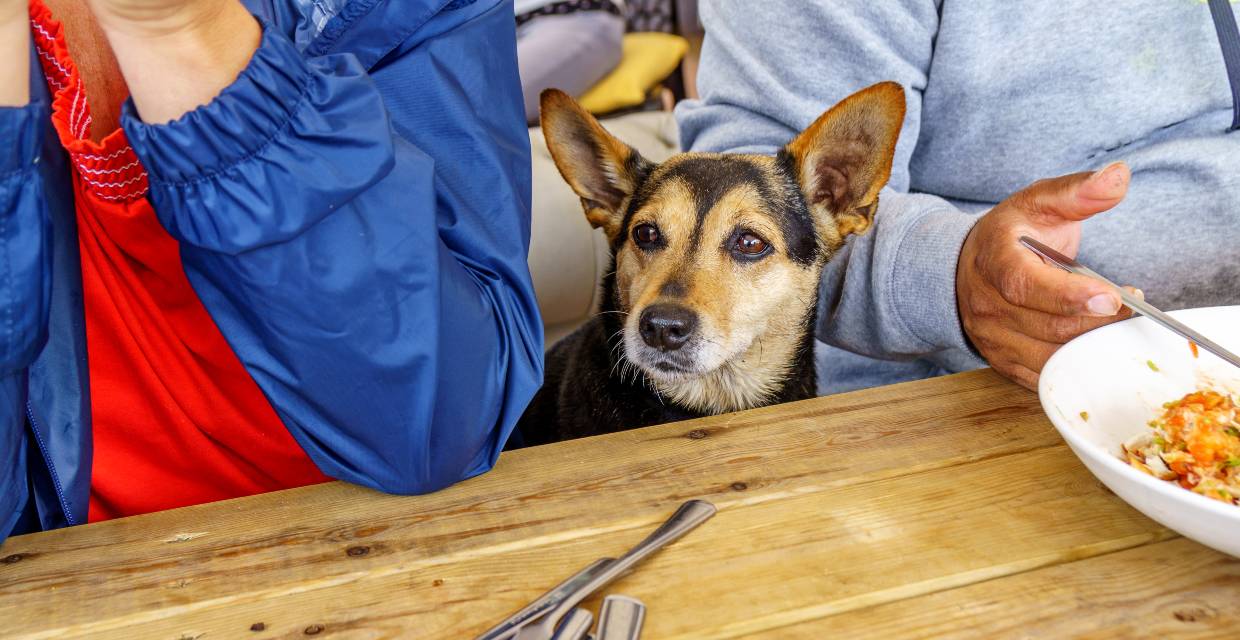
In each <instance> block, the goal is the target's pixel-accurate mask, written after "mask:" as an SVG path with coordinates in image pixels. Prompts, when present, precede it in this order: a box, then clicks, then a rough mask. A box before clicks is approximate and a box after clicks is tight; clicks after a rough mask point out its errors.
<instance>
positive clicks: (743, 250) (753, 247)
mask: <svg viewBox="0 0 1240 640" xmlns="http://www.w3.org/2000/svg"><path fill="white" fill-rule="evenodd" d="M768 248H770V245H768V244H767V243H766V240H763V239H762V238H759V237H758V236H757V235H756V234H754V233H751V232H748V231H746V232H744V233H741V234H739V235H737V236H736V240H735V241H734V242H733V243H732V250H733V251H735V252H736V253H739V254H741V255H743V256H745V257H749V258H756V257H758V256H761V255H763V254H765V253H766V251H767V249H768Z"/></svg>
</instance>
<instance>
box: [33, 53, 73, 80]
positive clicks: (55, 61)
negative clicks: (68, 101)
mask: <svg viewBox="0 0 1240 640" xmlns="http://www.w3.org/2000/svg"><path fill="white" fill-rule="evenodd" d="M35 50H36V51H38V52H39V56H40V57H43V58H46V59H47V61H48V62H51V63H52V64H54V65H56V67H57V68H58V69H60V72H61V73H63V74H65V77H64V78H63V80H68V79H69V72H68V71H65V68H64V67H62V66H60V62H59V61H57V60H56V58H54V57H52V54H50V53H48V52H46V51H44V50H43V49H40V48H38V47H35ZM47 79H48V80H51V81H52V82H55V83H56V88H57V89H64V88H65V83H64V82H62V81H61V80H62V78H54V77H52V76H48V77H47Z"/></svg>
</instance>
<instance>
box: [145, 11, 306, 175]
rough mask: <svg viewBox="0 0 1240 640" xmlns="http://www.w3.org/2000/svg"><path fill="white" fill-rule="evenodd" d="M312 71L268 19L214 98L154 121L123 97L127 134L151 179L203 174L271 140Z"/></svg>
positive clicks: (234, 161)
mask: <svg viewBox="0 0 1240 640" xmlns="http://www.w3.org/2000/svg"><path fill="white" fill-rule="evenodd" d="M310 75H311V71H310V68H309V66H308V65H307V64H306V62H305V61H304V60H303V59H302V57H301V54H300V53H298V51H297V49H296V48H295V47H294V46H293V44H292V43H291V42H289V41H288V39H287V38H285V37H284V36H282V35H280V34H278V33H276V32H275V31H274V30H273V29H271V28H270V27H269V26H267V25H266V24H264V25H263V34H262V40H261V41H260V43H259V46H258V49H257V50H256V51H255V52H254V56H253V57H252V58H250V62H249V63H248V64H247V65H246V67H245V69H243V70H242V71H241V73H240V75H238V76H237V79H236V80H235V81H233V83H232V84H230V85H228V86H227V87H225V88H224V90H223V91H221V92H220V94H219V95H218V96H216V97H215V99H214V100H212V101H211V102H209V103H207V104H205V105H203V106H201V107H198V108H197V109H194V110H193V111H190V112H189V113H186V114H185V115H183V116H181V117H180V118H178V119H177V120H174V121H172V122H169V123H166V124H156V125H152V124H147V123H145V122H143V121H142V120H141V118H139V116H138V112H137V110H136V109H135V108H134V104H133V99H132V98H131V99H129V100H127V101H125V107H124V114H123V124H124V126H125V134H126V135H127V136H128V138H129V143H130V145H132V146H133V148H134V151H135V152H136V153H137V154H138V157H139V158H141V159H142V164H143V165H144V166H145V168H146V170H147V173H148V174H149V176H150V179H151V182H152V183H155V182H160V183H174V184H175V183H184V182H192V181H195V180H201V179H204V178H207V177H210V176H212V175H214V174H218V173H222V172H224V171H226V170H227V169H228V168H229V167H232V166H233V165H236V164H238V163H240V162H242V161H244V160H245V159H247V158H250V157H252V156H254V155H256V154H258V152H259V151H260V150H262V149H263V147H265V146H267V145H268V144H270V143H271V141H272V139H273V138H275V137H276V135H277V134H278V133H279V132H280V130H281V129H283V128H284V127H285V126H286V125H287V124H288V122H289V120H290V118H291V117H292V116H293V114H294V113H295V112H296V111H297V109H298V108H299V107H300V106H301V103H302V101H303V99H304V98H305V93H306V89H307V85H309V83H310V79H311V78H310Z"/></svg>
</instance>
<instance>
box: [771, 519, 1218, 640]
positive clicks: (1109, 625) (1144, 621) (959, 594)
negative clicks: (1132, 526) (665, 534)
mask: <svg viewBox="0 0 1240 640" xmlns="http://www.w3.org/2000/svg"><path fill="white" fill-rule="evenodd" d="M1237 629H1240V560H1237V559H1235V558H1231V557H1228V556H1225V555H1223V554H1221V553H1218V552H1216V551H1212V550H1210V549H1208V548H1206V547H1203V546H1201V545H1199V544H1197V543H1195V542H1192V541H1190V540H1185V539H1183V538H1178V539H1174V540H1169V541H1166V542H1162V543H1158V544H1151V545H1147V546H1142V547H1138V548H1135V549H1129V550H1125V551H1120V552H1117V553H1112V554H1107V555H1103V556H1100V557H1096V558H1090V559H1086V560H1081V561H1079V562H1071V563H1067V564H1061V565H1056V566H1052V567H1047V568H1044V569H1038V570H1035V571H1030V572H1027V573H1021V574H1017V575H1013V576H1009V577H1005V578H1001V579H997V580H991V581H987V582H982V583H978V584H973V585H969V586H967V587H962V588H959V589H951V590H948V591H941V592H938V593H933V594H929V595H926V596H921V597H916V598H909V599H906V600H901V601H896V602H891V603H887V604H883V605H879V606H874V607H868V608H864V609H859V610H855V611H851V612H848V613H844V614H840V615H835V616H830V617H827V618H822V619H817V620H813V621H810V622H807V623H804V624H801V625H796V626H792V627H784V628H780V629H778V630H775V631H773V632H772V633H771V634H770V635H772V636H778V637H780V638H788V639H790V640H795V639H797V638H805V639H806V640H809V639H811V638H813V639H817V638H825V637H844V638H857V639H864V638H875V639H885V638H896V637H899V638H934V637H952V638H988V639H989V638H1067V637H1073V638H1096V639H1101V638H1117V639H1121V638H1123V639H1126V638H1175V639H1176V640H1180V639H1189V638H1222V637H1234V634H1235V632H1236V630H1237Z"/></svg>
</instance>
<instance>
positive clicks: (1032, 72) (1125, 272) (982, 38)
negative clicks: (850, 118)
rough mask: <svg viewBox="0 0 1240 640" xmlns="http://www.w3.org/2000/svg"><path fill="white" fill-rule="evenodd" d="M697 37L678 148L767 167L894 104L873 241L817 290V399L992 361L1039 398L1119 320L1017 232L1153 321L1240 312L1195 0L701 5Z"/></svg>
mask: <svg viewBox="0 0 1240 640" xmlns="http://www.w3.org/2000/svg"><path fill="white" fill-rule="evenodd" d="M1220 5H1221V6H1220V7H1216V9H1218V8H1221V9H1222V10H1224V11H1227V12H1228V15H1227V18H1228V19H1231V20H1234V18H1232V17H1231V16H1230V7H1228V6H1227V5H1226V3H1225V2H1222V3H1220ZM701 19H702V23H703V25H704V26H705V28H706V40H705V42H704V45H703V49H702V59H701V70H700V75H699V77H698V85H699V90H700V94H701V99H699V100H691V101H686V102H684V103H682V104H681V105H680V106H679V108H678V109H677V112H676V116H677V120H678V123H679V125H680V129H681V136H682V144H683V145H684V147H685V148H686V149H687V150H692V151H725V152H745V153H765V154H770V153H774V152H775V151H777V150H778V149H779V147H780V146H782V145H783V144H785V143H786V142H787V141H788V140H790V139H791V138H792V137H793V135H794V134H795V132H797V131H799V130H801V129H803V128H804V127H805V126H806V125H808V124H809V123H810V122H811V121H812V120H813V119H814V117H815V116H817V115H818V114H819V113H821V112H822V110H823V109H824V108H826V107H827V106H830V105H832V104H834V103H836V102H838V101H839V100H840V99H842V98H844V97H845V96H847V95H849V94H851V93H852V92H854V91H856V90H858V89H861V88H862V87H865V86H868V85H870V84H873V83H875V82H878V81H882V80H895V81H897V82H899V83H901V84H902V85H903V86H904V87H905V91H906V97H907V100H908V107H909V108H908V115H907V117H906V120H905V123H904V131H903V134H902V137H901V139H900V142H899V146H898V147H897V154H896V161H895V167H894V168H893V171H892V176H891V181H890V183H889V185H888V187H887V188H886V189H885V190H884V191H883V192H882V194H881V196H880V201H879V210H878V214H877V216H876V219H875V224H874V227H873V228H872V229H871V230H870V232H869V233H868V234H866V235H864V236H861V237H858V238H855V239H854V240H853V241H852V242H850V244H849V246H848V247H847V248H846V249H845V250H844V251H842V252H841V253H840V254H839V255H838V256H837V257H836V258H835V259H834V260H833V261H832V263H831V264H830V265H829V266H828V269H827V271H826V273H825V274H824V276H823V282H822V288H821V300H820V308H819V315H818V318H819V319H818V322H819V326H818V328H817V333H818V337H819V339H820V340H821V341H823V343H820V344H819V345H818V367H819V392H820V393H823V394H826V393H834V392H839V391H845V390H849V389H856V388H863V387H867V386H873V385H878V384H886V383H892V382H898V381H902V380H910V379H915V378H922V377H927V376H931V375H937V374H941V373H945V372H954V371H961V370H965V369H969V368H975V367H978V366H982V365H984V364H986V362H987V361H988V362H989V364H991V365H992V366H994V367H995V369H996V370H998V371H999V372H1001V373H1003V374H1004V375H1006V376H1008V377H1010V378H1012V379H1014V380H1016V381H1017V382H1019V383H1021V384H1023V385H1025V386H1027V387H1030V388H1033V387H1034V386H1035V385H1036V383H1037V376H1038V372H1039V371H1040V370H1041V368H1042V365H1043V364H1045V362H1046V360H1047V359H1048V358H1049V357H1050V355H1051V354H1052V353H1053V352H1054V351H1055V349H1056V348H1057V347H1058V346H1059V345H1061V344H1063V343H1064V342H1066V341H1067V340H1069V339H1071V338H1073V337H1075V336H1076V335H1079V334H1080V333H1083V332H1085V331H1087V330H1089V329H1092V328H1094V327H1097V326H1101V325H1103V324H1107V323H1110V322H1113V321H1115V320H1117V319H1120V318H1123V317H1126V316H1127V313H1126V312H1124V311H1122V310H1121V308H1120V301H1119V298H1118V296H1117V295H1115V293H1114V292H1113V291H1111V290H1109V289H1108V288H1107V287H1106V286H1105V285H1102V284H1100V283H1097V282H1094V281H1092V280H1089V279H1087V278H1084V277H1082V276H1075V275H1070V274H1067V273H1064V272H1061V271H1058V270H1056V269H1055V268H1053V267H1051V266H1049V265H1045V264H1043V263H1042V262H1041V260H1040V259H1038V258H1037V257H1035V256H1033V254H1031V253H1029V252H1028V251H1027V250H1025V249H1024V248H1022V247H1021V246H1019V245H1018V244H1017V242H1016V239H1017V238H1018V237H1019V236H1020V235H1022V234H1028V235H1032V236H1034V237H1037V238H1039V239H1041V240H1042V241H1044V242H1046V243H1047V244H1050V245H1052V246H1054V247H1056V248H1058V249H1060V250H1062V251H1064V252H1065V253H1068V254H1069V255H1075V254H1077V253H1078V249H1079V257H1080V259H1081V260H1082V261H1083V262H1085V263H1086V264H1088V265H1091V266H1093V267H1094V268H1095V269H1096V270H1097V271H1099V272H1101V273H1102V274H1103V275H1105V276H1107V277H1109V278H1111V279H1112V280H1114V281H1116V282H1121V283H1126V284H1130V285H1132V286H1134V287H1137V288H1139V289H1140V290H1142V291H1143V292H1144V295H1145V297H1146V299H1147V300H1149V301H1150V302H1152V303H1154V304H1155V305H1157V306H1162V307H1164V308H1168V309H1177V308H1184V307H1196V306H1209V305H1221V304H1235V303H1240V133H1235V132H1230V131H1229V130H1230V128H1231V125H1232V116H1233V114H1232V107H1233V103H1232V96H1231V92H1230V88H1229V82H1228V75H1227V69H1226V68H1225V66H1224V57H1223V54H1222V53H1221V51H1220V44H1219V43H1220V41H1219V38H1218V37H1217V36H1216V32H1215V26H1214V23H1213V21H1212V20H1211V11H1210V7H1209V6H1207V4H1206V3H1205V2H1204V1H1202V0H1141V1H1136V2H1092V1H1088V0H1060V1H1059V2H950V1H946V0H887V1H884V2H873V1H871V0H802V1H798V2H752V0H703V1H702V4H701ZM1237 66H1238V67H1240V65H1237ZM1054 176H1060V177H1054ZM1103 212H1105V213H1103ZM824 343H825V344H824Z"/></svg>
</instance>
